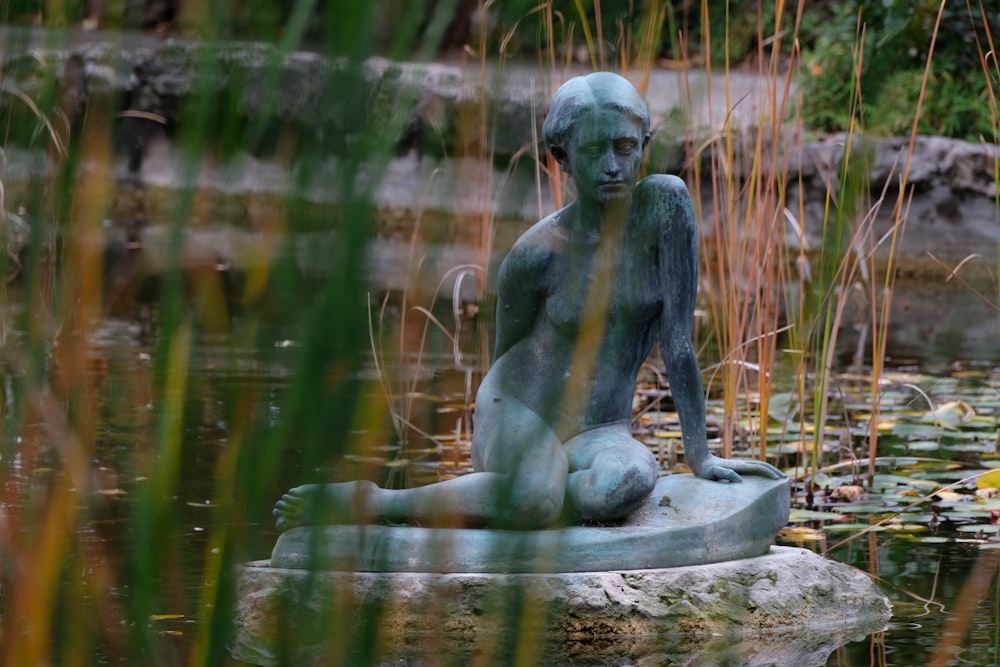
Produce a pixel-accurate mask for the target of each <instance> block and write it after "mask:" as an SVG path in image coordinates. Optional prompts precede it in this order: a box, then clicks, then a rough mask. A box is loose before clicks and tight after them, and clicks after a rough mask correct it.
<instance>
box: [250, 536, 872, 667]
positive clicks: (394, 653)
mask: <svg viewBox="0 0 1000 667" xmlns="http://www.w3.org/2000/svg"><path fill="white" fill-rule="evenodd" d="M237 595H238V598H237V611H236V618H235V623H236V629H235V637H234V641H233V645H232V647H231V650H232V653H233V655H234V657H236V658H237V659H239V660H243V661H245V662H249V663H253V664H258V665H279V664H295V665H320V664H322V665H339V664H408V665H414V664H416V665H423V664H428V665H430V664H434V665H439V664H468V662H469V661H470V660H471V659H472V658H473V657H476V660H475V661H479V662H483V660H485V662H484V664H485V663H490V664H492V663H493V661H494V660H496V659H499V660H503V661H504V662H510V661H516V662H518V664H570V663H572V664H607V661H608V660H612V661H613V662H614V663H615V664H722V663H720V662H719V660H720V658H721V659H723V662H724V663H725V664H729V665H744V664H745V665H755V664H769V665H795V666H796V667H801V666H804V665H820V664H823V663H824V662H825V661H826V658H827V656H829V654H830V653H831V652H832V651H833V650H834V649H835V648H837V647H838V646H840V645H842V644H844V643H846V642H847V641H850V640H852V639H860V638H862V637H864V636H865V635H867V634H869V633H871V632H874V631H877V630H881V629H882V628H883V627H884V626H885V624H886V623H887V621H888V619H889V617H890V604H889V601H888V600H887V599H886V598H885V596H883V595H882V594H881V593H880V592H879V591H878V590H877V588H876V587H875V585H874V584H873V582H872V581H871V579H870V578H869V577H868V576H867V575H865V574H864V573H862V572H860V571H859V570H856V569H854V568H851V567H849V566H846V565H843V564H841V563H837V562H835V561H832V560H829V559H827V558H823V557H822V556H819V555H817V554H815V553H813V552H811V551H807V550H804V549H798V548H791V547H774V548H772V550H771V552H770V553H768V554H766V555H764V556H759V557H756V558H748V559H743V560H738V561H730V562H725V563H715V564H711V565H697V566H690V567H677V568H666V569H657V570H625V571H617V572H573V573H559V574H433V573H412V572H406V573H371V572H313V571H308V570H291V569H282V568H272V567H270V566H269V561H258V562H254V563H248V564H246V565H244V566H241V567H240V569H239V571H238V573H237ZM481 659H482V660H481ZM647 661H652V662H647Z"/></svg>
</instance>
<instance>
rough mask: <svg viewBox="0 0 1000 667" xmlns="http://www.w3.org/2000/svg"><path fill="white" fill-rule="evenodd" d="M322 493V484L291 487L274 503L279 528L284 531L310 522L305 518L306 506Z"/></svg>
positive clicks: (276, 523)
mask: <svg viewBox="0 0 1000 667" xmlns="http://www.w3.org/2000/svg"><path fill="white" fill-rule="evenodd" d="M322 493H323V485H322V484H305V485H303V486H296V487H295V488H294V489H289V490H288V493H286V494H284V495H283V496H281V498H280V499H279V500H278V502H276V503H275V504H274V511H273V512H272V514H273V515H274V518H275V521H274V523H275V526H276V527H277V528H278V530H279V531H280V532H282V533H283V532H285V531H286V530H291V529H292V528H297V527H298V526H302V525H306V524H307V523H309V522H308V521H306V520H305V515H306V508H307V507H308V506H309V504H310V503H311V502H313V501H314V500H315V499H316V498H317V496H318V495H320V494H322Z"/></svg>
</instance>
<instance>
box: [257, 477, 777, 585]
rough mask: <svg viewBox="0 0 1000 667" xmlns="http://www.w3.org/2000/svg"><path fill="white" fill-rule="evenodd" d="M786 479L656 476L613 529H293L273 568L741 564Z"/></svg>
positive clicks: (773, 521) (767, 536)
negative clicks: (638, 505) (736, 480)
mask: <svg viewBox="0 0 1000 667" xmlns="http://www.w3.org/2000/svg"><path fill="white" fill-rule="evenodd" d="M788 484H789V482H788V480H787V479H779V480H774V479H767V478H762V477H750V476H746V477H744V478H743V481H742V482H741V483H739V484H724V483H720V482H710V481H708V480H704V479H699V478H697V477H694V476H693V475H671V476H668V477H663V478H661V479H660V480H659V481H658V482H657V484H656V488H655V489H654V490H653V493H651V494H650V496H649V499H648V500H647V501H646V503H645V505H643V506H642V507H641V508H639V509H638V510H637V511H636V512H634V513H633V514H632V516H630V517H629V518H628V520H626V521H624V522H622V523H621V524H618V525H614V526H573V527H570V528H564V529H562V530H533V531H510V530H473V529H449V528H417V527H412V526H378V525H376V526H372V525H368V526H322V527H317V528H297V529H295V530H290V531H288V532H286V533H284V534H282V535H281V537H279V538H278V542H277V544H275V546H274V551H273V552H272V554H271V565H272V566H273V567H284V568H292V569H300V568H301V569H310V570H336V571H351V572H493V573H512V572H600V571H604V570H640V569H653V568H664V567H678V566H682V565H697V564H702V563H717V562H720V561H726V560H736V559H739V558H749V557H752V556H759V555H761V554H764V553H767V550H768V548H770V546H771V542H772V541H773V540H774V536H775V535H777V533H778V531H779V530H781V529H782V528H783V527H784V526H785V524H786V523H787V522H788V505H789V490H788Z"/></svg>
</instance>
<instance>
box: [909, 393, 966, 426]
mask: <svg viewBox="0 0 1000 667" xmlns="http://www.w3.org/2000/svg"><path fill="white" fill-rule="evenodd" d="M975 416H976V411H975V410H974V409H973V407H972V406H971V405H969V404H968V403H966V402H965V401H962V400H957V401H948V402H946V403H942V404H941V405H939V406H938V407H937V408H935V409H934V410H931V411H930V412H928V413H926V414H925V415H924V416H923V417H922V420H923V421H929V422H931V423H933V424H937V425H939V426H942V427H944V428H957V427H958V426H959V425H960V424H964V423H965V422H967V421H969V420H970V419H972V418H973V417H975Z"/></svg>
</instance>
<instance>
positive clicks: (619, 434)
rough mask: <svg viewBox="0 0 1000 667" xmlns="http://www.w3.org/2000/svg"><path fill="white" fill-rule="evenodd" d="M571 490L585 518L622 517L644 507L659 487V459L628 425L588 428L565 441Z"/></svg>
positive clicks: (567, 491)
mask: <svg viewBox="0 0 1000 667" xmlns="http://www.w3.org/2000/svg"><path fill="white" fill-rule="evenodd" d="M565 449H566V454H567V457H568V459H569V465H570V474H569V481H568V484H567V489H566V493H567V494H568V496H569V500H570V502H571V503H572V504H573V506H574V508H575V509H576V511H577V512H578V513H579V515H580V518H581V519H582V520H584V521H617V520H620V519H624V518H625V517H627V516H628V515H629V514H631V513H632V512H634V511H635V510H637V509H639V507H640V506H641V505H642V504H643V503H644V502H645V501H646V498H648V497H649V494H650V493H651V492H652V491H653V487H654V486H656V479H657V477H658V474H659V473H658V469H657V465H656V458H655V457H654V456H653V454H652V452H650V451H649V448H648V447H646V446H645V445H644V444H642V443H641V442H639V441H637V440H635V439H633V438H632V434H631V432H630V430H629V425H628V424H613V425H610V426H602V427H599V428H595V429H591V430H589V431H584V432H583V433H581V434H579V435H577V436H575V437H574V438H573V439H571V440H570V441H569V442H567V443H566V445H565Z"/></svg>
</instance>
